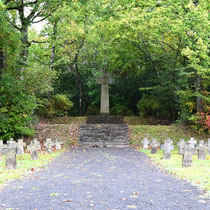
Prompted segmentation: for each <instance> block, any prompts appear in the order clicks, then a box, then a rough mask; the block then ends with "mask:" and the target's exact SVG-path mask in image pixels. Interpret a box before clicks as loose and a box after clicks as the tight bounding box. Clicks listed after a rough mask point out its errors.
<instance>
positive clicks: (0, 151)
mask: <svg viewBox="0 0 210 210" xmlns="http://www.w3.org/2000/svg"><path fill="white" fill-rule="evenodd" d="M3 146H4V142H3V141H2V140H0V156H1V155H3V151H2V150H3Z"/></svg>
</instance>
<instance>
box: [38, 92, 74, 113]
mask: <svg viewBox="0 0 210 210" xmlns="http://www.w3.org/2000/svg"><path fill="white" fill-rule="evenodd" d="M73 105H74V104H73V103H72V101H70V100H69V99H68V97H67V96H66V95H62V94H57V95H55V96H53V97H52V98H50V99H43V101H42V104H41V106H40V108H39V110H38V113H39V115H40V116H42V117H55V116H66V115H67V114H68V111H70V109H71V108H72V107H73Z"/></svg>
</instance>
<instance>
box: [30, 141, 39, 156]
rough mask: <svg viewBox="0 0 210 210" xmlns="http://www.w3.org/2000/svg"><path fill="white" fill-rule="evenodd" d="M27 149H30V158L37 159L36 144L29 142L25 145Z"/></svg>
mask: <svg viewBox="0 0 210 210" xmlns="http://www.w3.org/2000/svg"><path fill="white" fill-rule="evenodd" d="M27 150H28V151H30V154H31V160H38V159H39V157H38V150H37V149H36V146H35V145H34V144H32V143H31V144H30V145H28V146H27Z"/></svg>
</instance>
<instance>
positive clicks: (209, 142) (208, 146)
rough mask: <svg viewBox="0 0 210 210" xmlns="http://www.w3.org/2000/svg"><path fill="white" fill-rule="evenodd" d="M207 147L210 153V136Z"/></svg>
mask: <svg viewBox="0 0 210 210" xmlns="http://www.w3.org/2000/svg"><path fill="white" fill-rule="evenodd" d="M206 147H207V155H210V138H208V142H207V143H206Z"/></svg>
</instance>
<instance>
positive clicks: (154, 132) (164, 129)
mask: <svg viewBox="0 0 210 210" xmlns="http://www.w3.org/2000/svg"><path fill="white" fill-rule="evenodd" d="M129 130H130V132H129V133H130V139H131V143H132V144H134V145H140V144H141V140H142V139H143V138H145V137H147V138H148V139H152V138H157V140H158V141H160V142H162V143H163V142H164V140H166V138H171V139H172V140H173V141H174V143H176V142H178V141H179V140H180V139H181V138H183V139H185V140H189V139H190V137H194V138H195V139H197V140H207V138H209V135H198V134H196V133H195V132H193V131H192V130H190V129H188V128H187V127H184V126H178V125H169V126H167V125H129Z"/></svg>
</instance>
